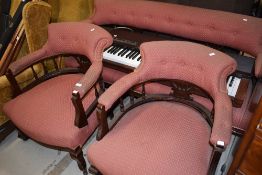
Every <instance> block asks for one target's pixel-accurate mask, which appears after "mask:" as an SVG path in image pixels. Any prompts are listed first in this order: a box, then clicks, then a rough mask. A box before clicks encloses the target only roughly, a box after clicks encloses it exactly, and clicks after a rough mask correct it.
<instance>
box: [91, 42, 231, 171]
mask: <svg viewBox="0 0 262 175" xmlns="http://www.w3.org/2000/svg"><path fill="white" fill-rule="evenodd" d="M140 51H141V55H142V63H141V65H140V66H139V67H138V69H137V70H135V71H134V72H133V73H131V74H129V75H126V76H124V77H123V78H121V79H120V80H118V81H117V82H116V83H114V84H113V85H112V86H111V87H110V88H109V89H108V90H107V91H106V92H105V93H104V94H103V95H102V96H101V97H100V98H99V99H98V102H99V105H98V108H97V116H98V119H99V130H98V131H99V132H98V135H97V139H98V140H99V141H97V142H96V143H94V144H92V145H91V146H90V147H89V149H88V153H87V155H88V160H89V162H90V164H91V165H92V166H91V168H90V172H92V173H94V174H95V173H98V172H99V173H102V174H110V173H111V174H174V173H175V174H206V173H210V174H212V173H214V170H215V167H216V164H217V160H218V159H219V156H220V154H221V153H222V151H223V150H224V149H225V148H226V146H227V145H228V144H229V141H230V138H231V127H232V104H231V101H230V98H229V97H228V95H227V90H226V79H227V77H228V76H229V75H230V74H231V73H233V72H234V70H235V68H236V62H235V61H234V60H233V59H232V58H230V57H229V56H227V55H225V54H223V53H222V52H220V51H217V50H215V49H211V48H209V47H206V46H202V45H199V44H195V43H190V42H182V41H176V42H174V41H159V42H149V43H144V44H142V45H141V46H140ZM151 83H161V84H162V85H165V86H166V87H169V89H168V88H165V91H164V92H162V93H161V92H158V94H152V93H150V94H148V93H147V87H149V84H151ZM127 93H129V94H132V95H131V97H130V102H129V103H128V102H126V103H124V102H125V100H123V96H124V95H125V94H127ZM134 94H136V96H135V95H134ZM196 95H197V96H201V97H205V98H208V99H210V101H211V102H212V103H213V107H212V108H211V111H209V110H208V109H207V108H206V107H205V105H204V104H201V103H199V102H196V101H195V100H194V96H196ZM137 96H138V98H135V97H137ZM119 100H120V101H119ZM117 102H119V104H120V112H119V113H120V114H119V115H116V116H115V117H116V119H117V120H116V122H115V123H114V124H111V126H109V124H108V123H107V120H106V117H107V114H109V113H110V111H111V110H113V109H114V108H113V107H114V106H116V105H115V104H118V103H117ZM126 157H128V160H126V159H125V158H126ZM109 162H110V163H109ZM188 165H190V167H188ZM153 169H154V171H152V170H153Z"/></svg>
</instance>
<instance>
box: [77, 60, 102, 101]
mask: <svg viewBox="0 0 262 175" xmlns="http://www.w3.org/2000/svg"><path fill="white" fill-rule="evenodd" d="M102 68H103V64H102V61H96V62H94V63H93V64H92V65H91V66H90V67H89V69H88V70H87V72H86V73H85V75H84V76H83V77H82V78H81V79H80V81H79V82H78V83H76V84H75V87H74V90H73V94H75V93H79V96H80V98H81V99H82V98H84V97H85V95H86V94H87V93H88V92H89V90H90V89H91V88H92V87H93V86H94V85H95V83H96V82H97V80H98V79H99V77H100V75H101V73H102Z"/></svg>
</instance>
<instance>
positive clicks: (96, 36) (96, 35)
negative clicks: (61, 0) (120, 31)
mask: <svg viewBox="0 0 262 175" xmlns="http://www.w3.org/2000/svg"><path fill="white" fill-rule="evenodd" d="M111 43H112V36H111V35H110V34H109V33H108V32H107V31H105V30H104V29H103V28H101V27H99V26H97V25H94V24H89V23H86V22H64V23H53V24H50V25H48V41H47V42H46V44H45V45H44V46H43V47H42V48H41V49H40V50H38V51H36V52H34V53H32V54H29V55H28V56H26V57H25V58H22V59H20V60H19V61H17V62H14V63H13V64H12V65H11V66H10V70H11V71H12V73H13V74H14V75H16V74H18V73H20V72H21V71H23V70H25V69H26V68H27V67H28V66H31V65H32V64H33V63H37V62H39V61H41V60H43V59H45V58H48V57H50V56H55V55H59V54H65V53H71V54H79V55H85V56H87V57H88V58H89V59H90V61H91V62H94V61H96V60H102V58H101V53H102V52H103V49H104V48H105V47H108V46H109V45H110V44H111Z"/></svg>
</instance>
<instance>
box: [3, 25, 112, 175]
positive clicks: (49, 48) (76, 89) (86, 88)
mask: <svg viewBox="0 0 262 175" xmlns="http://www.w3.org/2000/svg"><path fill="white" fill-rule="evenodd" d="M111 44H112V37H111V35H110V34H109V33H108V32H106V31H104V30H103V29H102V28H101V27H99V26H96V25H94V24H88V23H82V22H64V23H54V24H50V25H49V26H48V40H47V42H46V43H45V45H44V46H43V47H42V48H41V49H39V50H37V51H35V52H33V53H32V54H29V55H27V56H25V57H24V58H22V59H19V60H17V61H16V62H14V63H12V64H11V65H10V67H9V69H10V70H9V72H10V71H11V72H12V74H13V75H14V76H16V75H18V74H19V73H21V72H22V71H23V70H25V69H26V68H27V67H29V66H31V65H32V64H37V63H38V62H39V61H41V60H44V59H45V58H48V57H52V56H56V55H60V54H78V55H84V56H85V57H86V58H88V59H89V61H90V62H91V65H90V67H89V69H88V70H87V71H86V73H85V74H83V73H73V74H72V73H71V74H70V73H69V74H62V75H59V76H55V77H52V78H51V79H48V80H46V81H43V82H42V83H40V84H38V85H36V86H34V87H33V88H31V89H29V90H27V91H25V92H24V93H22V94H20V95H18V96H17V97H16V98H14V99H13V100H11V101H9V102H7V103H6V104H5V105H4V108H3V109H4V112H5V114H6V115H7V116H8V117H9V118H10V119H11V120H12V121H13V123H14V124H15V125H16V126H17V128H18V129H19V130H20V131H22V133H23V134H25V135H26V136H29V137H30V138H32V139H34V140H36V141H38V142H40V143H43V144H45V145H49V146H55V147H59V148H63V149H66V150H67V151H68V150H69V151H70V155H71V154H72V155H71V157H72V156H73V157H74V158H75V159H77V161H78V165H79V162H81V161H82V162H81V166H80V165H79V168H80V169H81V170H82V171H84V172H85V173H86V169H85V162H83V161H84V159H83V158H81V155H80V156H76V155H77V154H79V153H80V154H81V153H82V151H81V152H79V150H78V148H82V146H83V144H84V143H85V141H86V140H87V138H89V136H90V135H91V134H92V133H93V131H94V130H95V128H96V127H97V119H96V116H95V113H94V112H92V111H91V112H92V113H90V115H89V116H87V125H86V126H75V123H74V122H75V121H76V120H75V118H76V116H77V111H78V110H77V108H76V106H75V105H74V104H73V103H72V102H73V97H72V94H73V96H74V94H76V95H78V96H79V99H80V102H81V103H82V106H83V108H84V109H83V110H89V106H91V104H92V103H94V102H96V100H97V94H96V93H95V89H94V87H97V86H98V85H97V82H98V79H99V77H100V75H101V72H102V52H103V50H104V49H105V48H106V47H108V46H110V45H111ZM97 90H98V91H100V90H101V89H99V87H97ZM71 98H72V99H71ZM71 100H72V101H71ZM91 110H92V109H91ZM82 156H83V155H82Z"/></svg>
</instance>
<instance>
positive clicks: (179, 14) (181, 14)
mask: <svg viewBox="0 0 262 175" xmlns="http://www.w3.org/2000/svg"><path fill="white" fill-rule="evenodd" d="M145 9H147V10H145ZM163 12H164V13H163ZM89 20H90V21H91V22H92V23H94V24H99V25H101V24H119V25H126V26H132V27H137V28H142V29H148V30H152V31H158V32H163V33H168V34H172V35H177V36H181V37H185V38H189V39H193V40H199V41H205V42H210V43H215V44H218V45H224V46H229V47H232V48H235V49H239V50H241V51H244V52H247V53H249V54H251V55H253V56H254V57H258V55H259V54H261V53H262V30H261V28H262V20H261V19H260V18H255V17H251V16H246V15H240V14H234V13H229V12H222V11H216V10H208V9H202V8H196V7H187V6H183V5H176V4H170V3H169V4H168V3H161V2H152V1H141V0H139V1H138V0H132V1H128V0H95V10H94V14H93V16H91V18H90V19H89ZM260 59H261V58H260ZM261 62H262V61H260V65H259V66H257V67H256V70H255V72H256V76H262V73H261V72H262V71H261V69H257V68H259V67H260V68H261V66H262V63H261Z"/></svg>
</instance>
